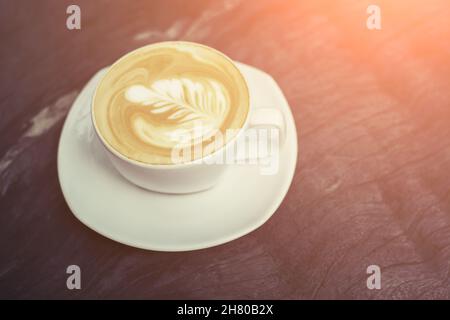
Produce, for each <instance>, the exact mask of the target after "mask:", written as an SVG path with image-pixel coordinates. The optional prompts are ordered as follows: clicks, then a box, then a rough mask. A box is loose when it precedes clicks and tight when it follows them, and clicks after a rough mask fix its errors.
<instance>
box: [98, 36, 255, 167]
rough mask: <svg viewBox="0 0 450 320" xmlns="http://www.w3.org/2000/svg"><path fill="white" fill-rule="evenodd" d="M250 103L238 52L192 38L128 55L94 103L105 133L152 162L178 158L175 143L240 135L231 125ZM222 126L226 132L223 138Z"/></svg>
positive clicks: (124, 150) (115, 144)
mask: <svg viewBox="0 0 450 320" xmlns="http://www.w3.org/2000/svg"><path fill="white" fill-rule="evenodd" d="M248 110H249V96H248V89H247V86H246V84H245V80H244V79H243V77H242V75H241V73H240V72H239V71H238V70H237V68H236V67H235V66H234V64H233V63H232V62H231V60H230V59H229V58H227V57H226V56H225V55H223V54H222V53H220V52H218V51H216V50H215V49H212V48H209V47H206V46H203V45H199V44H194V43H190V42H163V43H158V44H153V45H149V46H146V47H143V48H140V49H137V50H135V51H133V52H131V53H129V54H127V55H125V56H124V57H123V58H121V59H119V60H118V61H117V62H116V63H115V64H113V65H112V67H111V68H110V69H109V70H108V72H107V73H106V75H105V76H104V78H103V79H102V80H101V82H100V84H99V86H98V87H97V90H96V92H95V96H94V99H93V105H92V115H93V121H94V124H95V126H96V128H97V131H98V132H99V133H100V135H101V138H102V140H103V141H104V142H105V143H106V144H107V145H108V146H110V147H111V148H113V149H114V150H116V151H117V152H119V153H120V154H122V155H123V156H125V157H127V158H129V159H132V160H136V161H139V162H143V163H147V164H172V163H173V160H172V150H173V149H174V148H176V147H180V145H184V146H186V145H188V146H192V148H195V147H196V146H198V145H201V147H202V148H203V149H204V150H209V151H208V152H209V153H212V152H214V151H216V150H217V149H218V148H220V147H222V146H223V145H224V144H226V143H227V142H229V141H230V140H231V139H233V137H234V135H235V134H234V135H233V134H231V135H230V134H228V133H229V132H238V130H237V129H241V128H242V127H243V125H244V123H245V120H246V118H247V114H248ZM229 129H231V130H229ZM216 133H221V134H222V136H223V137H226V138H225V139H222V140H223V141H221V142H220V144H218V143H217V141H214V140H215V138H214V137H215V134H216ZM226 133H227V134H226ZM205 146H209V147H207V148H205ZM210 146H213V147H212V148H211V147H210ZM202 156H205V154H204V153H203V154H202ZM191 160H195V158H193V159H191Z"/></svg>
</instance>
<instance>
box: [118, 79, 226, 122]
mask: <svg viewBox="0 0 450 320" xmlns="http://www.w3.org/2000/svg"><path fill="white" fill-rule="evenodd" d="M125 98H126V99H127V100H128V101H130V102H132V103H136V104H141V105H144V106H148V107H149V111H150V112H151V113H153V114H160V115H164V116H165V117H166V119H168V120H172V121H174V122H176V123H185V122H190V121H198V120H202V121H205V122H207V123H209V124H215V125H220V123H221V122H222V121H223V119H224V118H225V116H226V114H227V111H228V103H227V101H228V100H227V96H226V90H225V89H224V88H223V86H222V85H221V84H220V83H218V82H217V81H214V80H212V79H202V80H200V81H194V80H191V79H189V78H178V79H177V78H175V79H164V80H158V81H155V82H154V83H153V84H152V85H151V86H150V87H146V86H143V85H133V86H130V87H129V88H128V89H127V90H126V91H125Z"/></svg>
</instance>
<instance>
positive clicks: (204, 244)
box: [57, 61, 298, 252]
mask: <svg viewBox="0 0 450 320" xmlns="http://www.w3.org/2000/svg"><path fill="white" fill-rule="evenodd" d="M235 63H236V65H237V66H238V67H239V68H241V67H242V68H244V69H245V68H248V69H251V70H252V72H258V73H260V74H261V75H262V76H264V77H266V78H268V79H270V81H271V82H272V85H273V87H274V90H277V91H278V95H279V97H280V98H281V99H283V100H284V103H285V106H284V107H283V108H282V112H283V115H284V116H285V117H286V119H285V120H286V121H289V122H290V123H291V125H292V126H293V132H292V139H293V141H292V145H293V146H295V152H294V159H293V160H292V161H293V167H292V168H293V169H292V170H290V172H289V173H288V174H286V176H285V177H284V182H283V184H282V188H280V189H283V191H282V192H279V193H277V195H276V197H274V200H273V202H272V205H271V206H270V207H268V208H266V209H265V210H264V211H265V214H264V215H261V216H260V217H259V218H258V219H256V220H255V221H254V222H253V223H251V224H249V226H248V227H242V228H238V229H237V230H235V231H232V232H230V233H229V234H228V235H226V236H221V237H219V238H216V239H214V240H203V241H200V242H197V243H196V244H195V245H193V244H189V245H183V244H177V245H162V246H161V245H149V244H148V243H145V241H137V240H129V239H126V238H127V237H126V236H122V235H120V234H116V233H115V232H114V231H112V232H111V231H108V230H105V229H102V228H101V227H98V226H97V225H95V224H94V223H90V222H89V221H87V219H85V217H84V216H83V215H81V214H77V211H76V210H75V209H74V208H75V207H74V205H73V203H72V200H71V197H70V196H68V190H65V187H64V183H63V182H62V175H63V174H62V171H63V170H64V169H63V168H62V164H61V163H62V160H61V157H62V153H61V150H62V149H63V147H62V145H63V143H64V142H63V140H64V137H65V134H66V131H67V130H69V128H68V127H69V124H68V122H69V121H68V119H70V118H71V117H73V113H74V112H75V111H76V110H75V108H74V106H75V105H77V104H79V103H80V102H82V101H80V100H82V99H83V98H85V95H86V90H87V89H88V88H89V87H90V86H91V84H92V83H93V82H95V81H98V80H97V78H98V79H100V78H101V76H102V75H103V74H104V73H105V72H106V71H107V69H108V67H105V68H102V69H100V70H99V71H97V72H96V73H95V74H94V75H93V76H92V77H91V78H90V79H89V81H88V82H87V83H86V85H85V86H84V87H83V89H82V90H81V91H80V92H79V94H78V96H77V98H76V99H75V100H74V102H73V104H72V106H71V107H70V110H69V112H68V114H67V117H66V118H65V120H64V125H63V128H62V130H61V134H60V138H59V143H58V151H57V171H58V181H59V185H60V187H61V190H62V193H63V197H64V199H65V201H66V203H67V206H68V207H69V209H70V211H71V212H72V214H73V215H74V216H75V218H77V220H79V221H80V222H82V223H83V224H84V225H85V226H87V227H88V228H90V229H92V230H93V231H95V232H96V233H98V234H100V235H102V236H103V237H105V238H107V239H110V240H113V241H115V242H119V243H122V244H125V245H127V246H130V247H135V248H139V249H143V250H151V251H158V252H187V251H194V250H201V249H206V248H211V247H215V246H218V245H222V244H225V243H228V242H230V241H233V240H236V239H238V238H240V237H243V236H245V235H247V234H249V233H251V232H252V231H255V230H256V229H258V228H259V227H261V226H262V225H263V224H264V223H266V222H267V221H268V220H269V219H270V218H271V217H272V216H273V215H274V214H275V213H276V211H277V210H278V208H279V207H280V205H281V204H282V202H283V200H284V199H285V197H286V195H287V193H288V192H289V190H290V187H291V185H292V182H293V179H294V176H295V173H296V168H297V164H298V139H297V128H296V124H295V119H294V117H293V114H292V110H291V108H290V106H289V104H288V102H287V100H286V97H285V96H284V94H283V92H282V91H281V88H280V87H279V86H278V84H277V83H276V81H275V80H274V79H273V78H272V77H271V76H270V75H269V74H267V73H266V72H264V71H262V70H260V69H257V68H255V67H252V66H249V65H246V64H243V63H240V62H237V61H235ZM241 72H242V73H243V74H245V72H243V71H241ZM83 94H84V95H83ZM292 151H294V150H292ZM225 178H226V177H225ZM219 183H220V182H219ZM148 192H151V191H148ZM202 192H210V189H208V190H205V191H202ZM171 196H174V197H176V196H180V195H171Z"/></svg>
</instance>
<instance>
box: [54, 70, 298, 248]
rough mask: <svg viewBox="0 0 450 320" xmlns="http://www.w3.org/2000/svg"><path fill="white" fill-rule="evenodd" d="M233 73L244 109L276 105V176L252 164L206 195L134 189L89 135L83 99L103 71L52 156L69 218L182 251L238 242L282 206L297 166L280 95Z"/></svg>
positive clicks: (255, 78)
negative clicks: (241, 81) (246, 97)
mask: <svg viewBox="0 0 450 320" xmlns="http://www.w3.org/2000/svg"><path fill="white" fill-rule="evenodd" d="M238 66H239V68H240V70H241V71H242V73H243V74H244V76H245V78H246V79H247V81H248V84H249V89H250V94H251V103H252V104H253V105H255V106H260V107H267V106H277V107H278V108H279V109H280V110H282V112H283V113H284V116H285V120H286V136H285V137H286V138H285V143H284V145H283V147H282V150H281V153H280V167H279V171H278V173H277V174H275V175H261V174H260V170H259V168H258V166H256V165H235V166H232V167H231V168H229V170H228V171H227V172H226V173H225V177H223V179H222V181H221V182H220V183H219V184H218V185H216V186H215V187H213V188H212V189H210V190H207V191H204V192H200V193H194V194H187V195H168V194H161V193H154V192H150V191H145V190H144V189H141V188H138V187H136V186H134V185H133V184H131V183H129V182H128V181H127V180H125V179H124V178H122V176H120V175H119V173H118V172H116V170H115V169H114V168H113V167H112V164H111V163H110V162H109V160H108V158H107V156H106V154H105V153H104V150H102V148H101V147H100V142H99V141H98V138H97V137H96V136H95V134H94V132H93V127H92V124H91V119H90V102H89V100H90V98H91V96H92V94H93V92H94V89H95V86H96V84H97V82H98V81H99V79H100V77H101V76H102V74H103V73H104V72H105V69H103V70H101V71H99V72H98V73H97V74H96V75H95V76H94V77H93V78H92V79H91V80H90V81H89V83H88V84H87V85H86V86H85V88H84V89H83V90H82V92H81V93H80V95H79V96H78V98H77V99H76V100H75V102H74V104H73V106H72V109H71V110H70V112H69V114H68V116H67V119H66V121H65V124H64V128H63V130H62V134H61V138H60V141H59V150H58V175H59V181H60V184H61V188H62V191H63V194H64V197H65V199H66V201H67V204H68V205H69V207H70V209H71V210H72V212H73V214H74V215H75V216H76V217H77V218H78V219H79V220H80V221H81V222H83V223H84V224H85V225H87V226H88V227H90V228H91V229H93V230H95V231H97V232H98V233H100V234H102V235H103V236H105V237H108V238H110V239H112V240H115V241H118V242H121V243H124V244H127V245H130V246H133V247H138V248H142V249H149V250H157V251H187V250H195V249H202V248H207V247H212V246H215V245H219V244H222V243H225V242H228V241H231V240H234V239H236V238H239V237H241V236H243V235H245V234H247V233H249V232H251V231H253V230H255V229H256V228H258V227H259V226H261V225H262V224H263V223H264V222H266V221H267V220H268V219H269V218H270V217H271V216H272V214H273V213H274V212H275V211H276V209H277V208H278V206H279V205H280V204H281V201H282V200H283V198H284V196H285V195H286V193H287V191H288V189H289V185H290V184H291V181H292V178H293V175H294V172H295V166H296V162H297V132H296V129H295V123H294V119H293V117H292V114H291V111H290V109H289V106H288V104H287V102H286V99H285V97H284V96H283V93H282V92H281V90H280V88H279V87H278V85H277V84H276V83H275V81H274V80H273V79H272V78H271V77H270V76H269V75H267V74H266V73H264V72H262V71H260V70H258V69H255V68H253V67H250V66H247V65H244V64H240V63H238Z"/></svg>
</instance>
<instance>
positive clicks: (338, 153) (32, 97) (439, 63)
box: [0, 0, 450, 299]
mask: <svg viewBox="0 0 450 320" xmlns="http://www.w3.org/2000/svg"><path fill="white" fill-rule="evenodd" d="M76 2H77V3H78V4H79V6H80V8H81V17H82V21H81V23H82V24H81V30H73V31H69V30H67V28H66V18H67V14H66V8H67V6H68V5H69V4H71V2H69V1H56V0H55V1H39V2H35V1H33V2H31V1H17V2H16V1H6V0H2V1H0V8H1V10H0V21H1V22H0V23H1V32H0V37H1V38H0V39H1V41H2V49H1V51H0V69H1V70H2V72H1V75H0V79H1V89H0V90H1V91H0V111H1V117H0V134H1V135H0V212H1V215H0V297H1V298H63V299H71V298H74V299H77V298H243V299H246V298H264V299H270V298H274V299H277V298H282V299H315V298H325V299H332V298H339V299H346V298H349V299H352V298H359V299H365V298H368V299H386V298H424V299H428V298H447V299H448V298H449V296H450V284H449V274H450V260H449V258H450V90H449V89H450V64H449V61H450V59H449V57H450V42H449V39H450V24H449V23H448V19H449V16H450V10H449V9H450V3H449V2H448V0H430V1H426V2H424V1H420V0H410V1H388V0H381V1H380V0H379V1H376V2H377V4H379V5H380V8H381V16H382V20H381V21H382V29H381V30H368V28H367V27H366V19H367V17H368V14H367V12H366V9H367V7H368V5H369V4H370V3H371V1H367V0H341V1H332V0H329V1H312V0H311V1H299V0H295V1H277V0H269V1H266V0H262V1H231V0H226V1H189V5H187V4H186V2H185V1H181V0H180V1H124V0H122V1H106V0H97V1H76ZM175 39H182V40H190V41H196V42H201V43H204V44H207V45H210V46H212V47H215V48H217V49H219V50H221V51H223V52H225V53H226V54H228V55H229V56H230V57H232V58H233V59H235V60H238V61H242V62H244V63H247V64H250V65H253V66H256V67H258V68H260V69H262V70H264V71H266V72H268V73H270V74H271V75H272V76H273V77H274V79H275V80H276V81H277V82H278V83H279V85H280V87H281V88H282V90H283V91H284V93H285V95H286V97H287V99H288V101H289V104H290V106H291V108H292V111H293V114H294V118H295V121H296V124H297V129H298V140H299V152H298V165H297V170H296V174H295V177H294V180H293V182H292V185H291V187H290V190H289V192H288V194H287V196H286V198H285V200H284V202H283V203H282V204H281V206H280V208H279V209H278V210H277V212H276V213H275V214H274V215H273V217H272V218H271V219H270V220H269V221H268V222H267V223H266V224H264V225H263V226H262V227H260V228H259V229H257V230H256V231H254V232H252V233H250V234H248V235H246V236H244V237H242V238H240V239H238V240H235V241H232V242H230V243H227V244H224V245H220V246H217V247H214V248H209V249H204V250H199V251H192V252H184V253H164V252H152V251H145V250H140V249H135V248H132V247H128V246H125V245H122V244H119V243H116V242H113V241H111V240H108V239H106V238H104V237H102V236H101V235H99V234H97V233H95V232H94V231H92V230H90V229H88V228H87V227H85V226H84V225H83V224H82V223H81V222H79V221H78V220H77V219H76V218H75V217H74V216H73V215H72V214H71V212H70V210H69V208H68V207H67V205H66V203H65V200H64V198H63V195H62V193H61V190H60V187H59V183H58V177H57V171H56V152H57V145H58V139H59V136H60V132H61V128H62V125H63V122H64V118H65V116H66V114H67V111H68V110H69V108H70V106H71V103H72V102H73V100H74V99H75V97H76V96H77V93H78V92H79V91H80V90H81V88H82V87H83V85H84V84H85V82H86V81H87V80H88V79H89V78H90V77H91V76H92V75H93V74H94V73H95V72H96V71H97V70H98V69H100V68H101V67H104V66H106V65H109V64H110V63H112V62H113V61H114V60H116V59H117V58H118V57H120V56H121V55H123V54H124V53H126V52H128V51H130V50H132V49H134V48H137V47H140V46H143V45H145V44H148V43H152V42H157V41H162V40H175ZM71 264H76V265H79V266H80V267H81V270H82V289H81V290H68V289H67V288H66V279H67V277H68V275H67V274H66V268H67V266H68V265H71ZM369 265H378V266H380V267H381V289H380V290H369V289H368V288H367V286H366V280H367V277H368V274H367V272H366V268H367V267H368V266H369Z"/></svg>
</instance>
